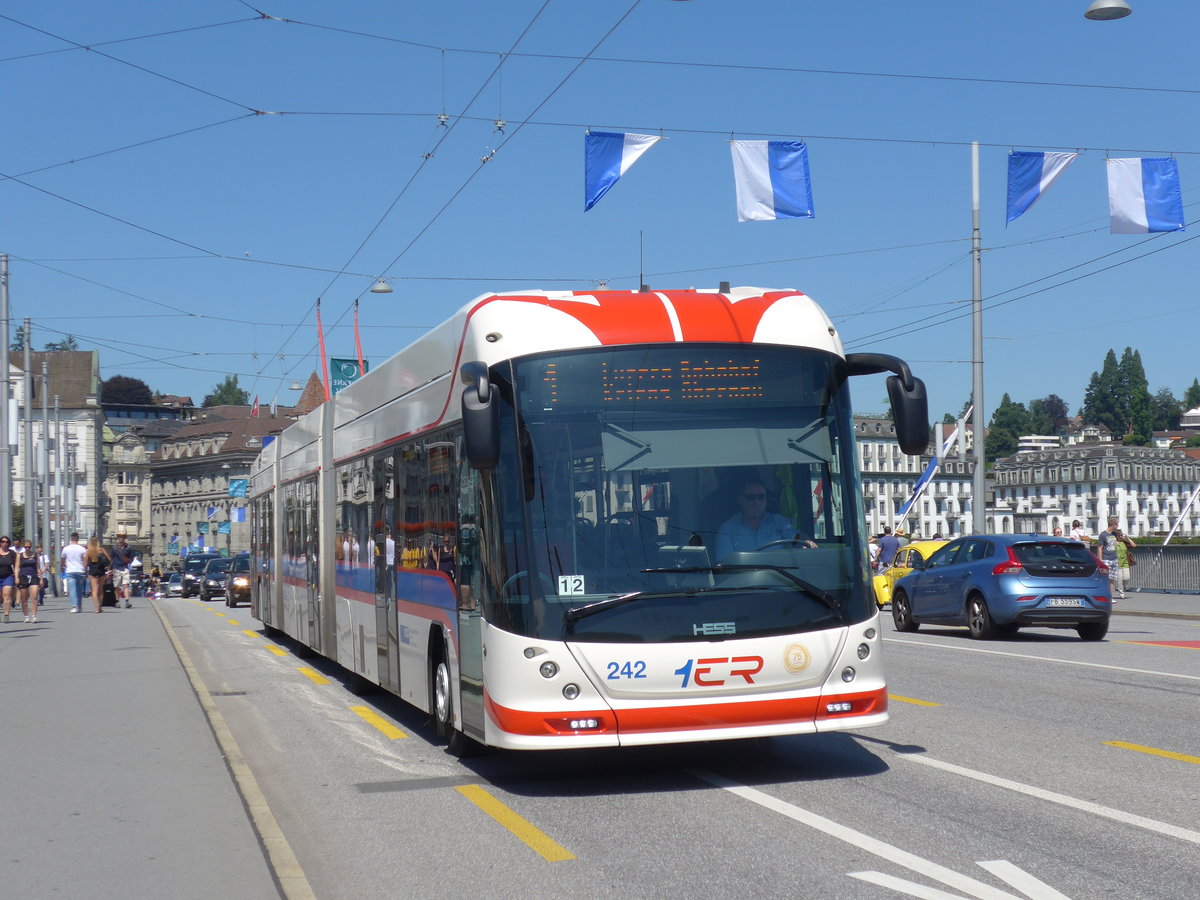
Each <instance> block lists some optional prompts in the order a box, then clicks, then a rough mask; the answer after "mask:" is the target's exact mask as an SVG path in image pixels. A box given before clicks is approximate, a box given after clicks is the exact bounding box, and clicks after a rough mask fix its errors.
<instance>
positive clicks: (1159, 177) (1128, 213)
mask: <svg viewBox="0 0 1200 900" xmlns="http://www.w3.org/2000/svg"><path fill="white" fill-rule="evenodd" d="M1108 209H1109V213H1110V214H1111V217H1112V227H1111V232H1112V233H1113V234H1150V233H1151V232H1156V231H1183V224H1184V223H1183V193H1182V191H1181V190H1180V188H1179V164H1178V163H1177V162H1176V161H1175V160H1173V159H1171V158H1170V157H1158V158H1151V159H1138V158H1134V159H1110V160H1108Z"/></svg>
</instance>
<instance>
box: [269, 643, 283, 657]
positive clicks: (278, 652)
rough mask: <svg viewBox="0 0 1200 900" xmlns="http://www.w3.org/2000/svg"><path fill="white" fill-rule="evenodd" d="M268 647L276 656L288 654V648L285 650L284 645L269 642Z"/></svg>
mask: <svg viewBox="0 0 1200 900" xmlns="http://www.w3.org/2000/svg"><path fill="white" fill-rule="evenodd" d="M267 649H268V650H270V651H271V652H272V653H274V654H275V655H276V656H287V651H286V650H284V649H283V648H282V647H276V646H275V645H274V644H267Z"/></svg>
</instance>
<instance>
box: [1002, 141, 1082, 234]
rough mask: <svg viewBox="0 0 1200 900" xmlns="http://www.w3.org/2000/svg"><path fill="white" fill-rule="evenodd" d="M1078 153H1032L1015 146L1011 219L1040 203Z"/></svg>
mask: <svg viewBox="0 0 1200 900" xmlns="http://www.w3.org/2000/svg"><path fill="white" fill-rule="evenodd" d="M1078 155H1079V154H1078V153H1031V152H1029V151H1027V150H1014V151H1013V152H1012V153H1010V154H1008V220H1007V221H1009V222H1011V221H1012V220H1013V219H1015V218H1017V217H1018V216H1020V215H1021V213H1023V212H1025V210H1027V209H1029V207H1031V206H1033V204H1035V203H1037V202H1038V200H1039V199H1040V198H1041V196H1042V194H1044V193H1046V191H1048V190H1049V189H1050V185H1052V184H1054V182H1055V180H1057V178H1058V176H1059V175H1061V174H1062V173H1063V172H1065V171H1066V170H1067V166H1069V165H1070V164H1071V163H1072V162H1074V160H1075V157H1077V156H1078Z"/></svg>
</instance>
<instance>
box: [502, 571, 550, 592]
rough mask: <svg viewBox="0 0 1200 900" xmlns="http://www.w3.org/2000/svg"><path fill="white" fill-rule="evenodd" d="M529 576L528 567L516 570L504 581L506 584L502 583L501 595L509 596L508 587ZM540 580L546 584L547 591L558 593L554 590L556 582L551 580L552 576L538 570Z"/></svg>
mask: <svg viewBox="0 0 1200 900" xmlns="http://www.w3.org/2000/svg"><path fill="white" fill-rule="evenodd" d="M528 577H529V570H528V569H522V570H521V571H520V572H514V573H513V574H512V575H510V576H508V579H507V580H506V581H505V582H504V584H502V585H500V596H501V597H507V596H508V589H509V588H510V587H512V586H513V585H514V584H516V583H517V582H518V581H520V580H521V579H522V578H528ZM538 580H539V581H541V583H542V584H543V585H545V587H546V593H548V594H553V593H556V591H555V590H554V583H553V582H551V581H550V576H549V575H547V574H546V573H545V572H538Z"/></svg>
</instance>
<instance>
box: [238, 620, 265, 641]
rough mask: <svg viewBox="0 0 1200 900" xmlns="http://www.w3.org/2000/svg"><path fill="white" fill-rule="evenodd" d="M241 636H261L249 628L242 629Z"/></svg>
mask: <svg viewBox="0 0 1200 900" xmlns="http://www.w3.org/2000/svg"><path fill="white" fill-rule="evenodd" d="M234 624H235V625H236V624H237V623H236V622H235V623H234ZM242 634H248V635H249V636H250V637H252V638H256V637H262V635H261V634H259V633H258V632H257V631H254V630H253V629H250V628H243V629H242Z"/></svg>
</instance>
